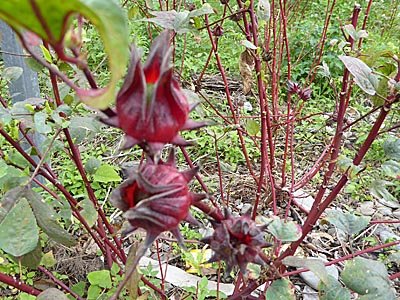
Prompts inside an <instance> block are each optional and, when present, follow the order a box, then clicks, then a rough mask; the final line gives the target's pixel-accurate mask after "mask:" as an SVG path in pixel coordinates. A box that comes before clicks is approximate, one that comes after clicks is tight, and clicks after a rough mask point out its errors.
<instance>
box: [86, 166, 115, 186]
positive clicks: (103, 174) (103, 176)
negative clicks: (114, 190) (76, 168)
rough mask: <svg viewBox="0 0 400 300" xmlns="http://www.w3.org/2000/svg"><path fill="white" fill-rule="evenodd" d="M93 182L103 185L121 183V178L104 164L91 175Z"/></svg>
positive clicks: (110, 167)
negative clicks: (102, 183)
mask: <svg viewBox="0 0 400 300" xmlns="http://www.w3.org/2000/svg"><path fill="white" fill-rule="evenodd" d="M93 180H94V181H97V182H104V183H108V182H119V181H121V177H120V176H119V175H118V172H117V171H115V168H114V167H113V166H111V165H107V164H104V165H101V166H100V167H99V168H98V169H97V170H96V173H94V175H93Z"/></svg>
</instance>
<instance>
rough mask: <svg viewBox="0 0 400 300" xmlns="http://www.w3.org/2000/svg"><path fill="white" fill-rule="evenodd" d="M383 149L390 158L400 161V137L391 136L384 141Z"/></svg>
mask: <svg viewBox="0 0 400 300" xmlns="http://www.w3.org/2000/svg"><path fill="white" fill-rule="evenodd" d="M383 150H384V151H385V155H386V156H387V157H388V158H389V159H394V160H399V161H400V139H398V138H389V139H387V140H386V141H385V142H384V143H383Z"/></svg>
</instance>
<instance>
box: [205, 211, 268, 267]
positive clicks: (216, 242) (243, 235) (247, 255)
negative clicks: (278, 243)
mask: <svg viewBox="0 0 400 300" xmlns="http://www.w3.org/2000/svg"><path fill="white" fill-rule="evenodd" d="M213 226H214V232H213V234H212V235H211V236H209V237H206V238H204V239H203V242H204V243H206V244H209V245H210V248H211V249H212V250H213V251H214V254H213V256H212V257H211V259H210V260H209V262H214V261H219V260H223V261H225V263H226V273H230V271H231V270H232V268H233V267H234V266H239V268H240V271H241V272H242V273H243V274H245V273H246V267H247V264H248V263H256V264H259V265H264V261H263V259H262V258H261V256H260V253H261V252H262V248H265V247H269V246H271V244H269V243H267V242H266V241H265V240H264V232H263V231H264V230H265V229H266V228H265V226H259V225H257V224H256V222H255V221H253V220H252V219H251V217H250V214H245V215H243V216H240V217H233V216H232V215H230V214H229V213H228V212H227V211H226V216H225V219H224V220H222V221H221V223H213Z"/></svg>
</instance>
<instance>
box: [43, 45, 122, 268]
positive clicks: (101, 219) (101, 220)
mask: <svg viewBox="0 0 400 300" xmlns="http://www.w3.org/2000/svg"><path fill="white" fill-rule="evenodd" d="M44 45H45V47H46V48H48V47H49V46H48V44H47V43H44ZM49 72H50V80H51V84H52V88H53V93H54V98H55V101H56V104H57V106H60V105H61V104H62V100H61V97H60V93H59V89H58V84H57V79H56V74H54V73H53V72H51V71H49ZM63 132H64V135H65V137H66V139H67V142H68V146H69V149H70V151H71V154H72V156H71V157H72V160H73V161H74V163H75V165H76V167H77V169H78V171H79V174H80V175H81V178H82V180H83V183H84V185H85V188H86V191H87V193H88V196H89V199H90V200H91V201H92V203H93V205H94V207H95V209H96V211H97V213H98V225H99V227H103V224H104V225H105V226H106V228H107V230H108V231H109V232H110V234H111V236H112V237H113V240H114V242H115V244H116V245H117V247H118V249H122V247H121V246H122V243H121V241H120V240H119V238H118V237H117V236H116V235H115V234H114V229H113V227H112V226H111V224H110V223H109V222H108V220H107V217H106V216H105V214H104V211H103V210H102V209H101V207H100V205H99V203H98V201H97V197H96V196H95V194H94V191H93V188H92V186H91V184H90V182H89V180H88V178H87V176H86V171H85V168H84V166H83V163H82V159H81V155H80V151H79V149H78V147H77V146H76V145H75V144H74V142H73V140H72V137H71V134H70V132H69V129H68V128H65V129H63ZM100 235H101V236H102V238H103V239H106V238H108V237H107V235H106V233H105V231H104V230H103V232H100ZM105 250H106V257H108V258H110V253H109V249H108V246H106V248H105ZM117 251H118V252H120V253H119V256H120V257H121V258H123V259H122V261H126V255H125V253H124V251H122V250H117ZM108 264H109V267H110V268H111V265H112V261H108Z"/></svg>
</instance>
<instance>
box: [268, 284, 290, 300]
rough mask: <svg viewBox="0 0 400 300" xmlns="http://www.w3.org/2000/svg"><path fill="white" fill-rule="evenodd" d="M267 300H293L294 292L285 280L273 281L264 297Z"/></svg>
mask: <svg viewBox="0 0 400 300" xmlns="http://www.w3.org/2000/svg"><path fill="white" fill-rule="evenodd" d="M265 296H266V297H265V298H266V299H267V300H272V299H279V300H294V299H296V298H295V296H294V290H293V287H292V284H291V282H290V281H289V280H287V279H278V280H275V281H274V282H273V283H272V284H271V285H270V287H269V288H268V290H267V293H266V295H265Z"/></svg>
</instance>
